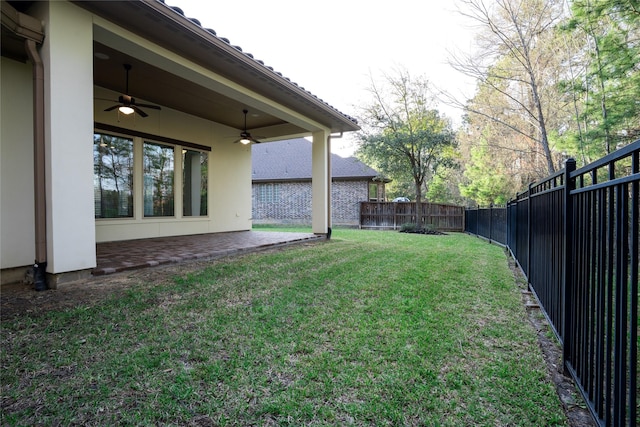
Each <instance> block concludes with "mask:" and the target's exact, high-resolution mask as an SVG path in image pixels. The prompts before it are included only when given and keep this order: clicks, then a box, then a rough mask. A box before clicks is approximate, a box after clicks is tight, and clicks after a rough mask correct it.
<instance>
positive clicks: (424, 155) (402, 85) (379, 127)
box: [357, 70, 456, 205]
mask: <svg viewBox="0 0 640 427" xmlns="http://www.w3.org/2000/svg"><path fill="white" fill-rule="evenodd" d="M384 83H385V84H384V85H383V86H379V85H377V84H376V83H375V82H373V79H372V83H371V87H370V91H371V94H372V95H373V101H372V103H371V104H370V105H368V106H365V107H364V108H363V111H362V117H361V122H362V129H363V130H362V131H361V132H360V133H359V135H358V139H359V147H358V150H357V155H358V156H359V157H361V158H362V159H363V160H365V161H366V162H367V163H369V164H371V165H375V167H376V168H377V169H378V170H379V171H380V172H381V173H382V174H383V175H385V176H388V177H390V178H392V179H393V180H394V181H396V180H397V181H400V182H406V181H408V180H410V181H411V182H413V186H414V190H415V193H414V194H415V201H416V203H417V204H418V205H419V204H420V203H421V202H422V198H423V194H424V193H425V190H426V186H427V183H428V182H429V181H430V180H431V179H432V178H433V176H434V175H435V174H436V172H437V171H438V169H440V168H443V167H447V166H451V165H452V164H453V163H454V161H453V159H452V157H451V155H450V154H451V151H452V148H454V147H455V146H456V139H455V135H454V132H453V130H452V128H451V123H450V121H449V120H448V119H446V118H445V117H443V116H441V115H440V113H439V112H438V110H436V109H435V108H433V104H434V98H433V95H432V93H431V91H430V88H429V84H428V81H427V80H426V79H424V78H416V79H413V78H412V77H411V76H410V74H409V73H408V72H407V71H406V70H400V71H399V72H398V73H397V75H394V76H390V75H386V76H385V81H384Z"/></svg>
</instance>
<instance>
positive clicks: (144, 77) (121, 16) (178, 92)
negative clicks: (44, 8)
mask: <svg viewBox="0 0 640 427" xmlns="http://www.w3.org/2000/svg"><path fill="white" fill-rule="evenodd" d="M74 3H75V4H77V5H78V6H80V7H83V8H85V9H87V10H89V11H91V12H92V13H95V14H97V15H99V16H101V17H103V18H105V19H107V20H108V21H111V22H115V23H117V24H118V25H119V26H121V27H123V28H125V29H126V30H128V31H131V32H133V33H135V34H138V35H140V36H142V37H144V38H145V39H148V40H151V41H153V42H154V43H156V44H158V45H160V46H162V47H164V48H166V49H169V50H171V51H173V52H175V53H177V54H179V55H180V56H181V57H184V58H186V59H188V60H190V61H192V62H194V63H195V64H197V65H198V66H202V67H204V68H205V69H207V70H210V71H212V72H214V73H216V74H218V75H220V76H222V77H223V78H225V79H228V80H230V81H233V82H234V83H237V84H239V85H241V86H242V87H246V88H248V89H250V90H251V91H253V92H255V93H256V94H258V95H259V96H264V97H265V98H267V99H270V100H273V101H275V102H276V103H278V104H281V105H284V106H285V107H287V108H289V109H291V110H292V111H295V112H297V113H300V114H302V115H304V116H306V117H308V118H310V119H312V120H314V121H315V122H317V123H319V124H321V125H322V126H326V127H328V128H329V129H330V130H331V132H334V133H338V132H349V131H354V130H358V129H359V127H358V125H357V122H356V121H355V119H353V118H352V117H349V116H348V115H346V114H344V113H341V112H340V111H338V110H336V109H335V108H334V107H332V106H331V105H329V104H328V103H327V102H325V101H323V100H322V99H320V98H318V97H317V96H315V95H313V94H312V93H310V92H309V91H307V90H306V89H304V88H303V87H301V86H299V85H298V84H296V83H294V82H292V81H291V80H289V79H288V78H286V77H284V76H283V75H282V74H281V73H279V72H277V71H275V70H273V68H271V67H269V66H266V65H265V64H264V63H263V62H262V61H260V60H256V59H254V57H253V55H251V54H248V53H245V52H243V51H242V49H241V48H240V47H238V46H233V45H231V44H230V43H229V41H228V40H226V39H224V38H221V37H218V36H216V35H215V32H214V31H213V30H210V29H205V28H202V26H200V25H199V22H198V21H196V20H193V19H189V18H187V17H185V16H184V15H183V14H182V13H181V11H179V10H176V9H175V8H171V7H170V6H167V5H166V4H164V3H163V2H161V1H155V0H149V1H139V0H127V1H117V2H115V1H88V2H83V1H74ZM102 42H103V40H98V41H94V54H98V53H100V54H103V55H98V56H96V57H94V81H95V84H96V85H97V86H101V87H104V88H106V89H110V90H113V91H115V92H118V93H121V92H123V91H124V86H125V71H124V68H123V64H124V63H128V64H131V65H132V66H133V68H132V70H131V72H130V80H129V88H130V92H131V93H130V94H131V95H132V96H134V97H136V98H140V99H143V100H144V101H148V102H151V103H156V104H160V105H162V106H166V107H170V108H173V109H176V110H180V111H184V112H186V113H189V114H192V115H194V116H198V117H202V118H205V119H207V120H212V121H215V122H218V123H222V124H225V125H228V126H231V127H234V128H237V129H241V128H242V127H243V126H244V116H243V114H242V110H243V109H244V108H247V109H249V111H250V113H249V117H248V120H247V124H248V127H249V130H250V131H251V130H256V129H259V132H260V135H261V136H264V137H265V138H267V139H268V138H277V137H279V136H286V135H293V134H296V133H305V132H307V133H308V129H304V128H302V127H301V126H300V123H294V122H293V121H292V120H291V118H289V117H286V116H284V115H282V114H279V112H278V110H276V109H273V108H271V109H270V108H268V107H269V106H267V105H265V106H263V108H257V107H256V105H259V103H257V104H256V105H247V102H246V100H244V101H241V100H238V99H233V98H231V97H229V96H225V95H224V94H222V93H219V92H217V91H215V90H212V89H211V88H206V87H203V86H201V85H199V84H196V83H194V82H192V81H189V80H188V79H185V78H182V77H180V76H178V75H176V74H173V73H171V72H169V71H167V70H164V69H162V68H161V67H158V66H155V65H152V64H149V63H147V62H145V61H143V60H141V59H138V58H135V57H133V55H131V54H127V53H123V52H121V51H118V50H117V49H115V48H113V47H110V46H108V43H102ZM129 53H130V52H129ZM105 55H106V57H108V59H100V57H102V58H104V57H105ZM103 102H104V105H105V108H106V107H107V106H109V105H112V104H113V103H111V104H109V103H108V102H109V101H103ZM98 105H99V106H100V105H101V104H98Z"/></svg>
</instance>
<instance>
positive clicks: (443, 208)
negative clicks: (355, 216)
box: [360, 202, 464, 231]
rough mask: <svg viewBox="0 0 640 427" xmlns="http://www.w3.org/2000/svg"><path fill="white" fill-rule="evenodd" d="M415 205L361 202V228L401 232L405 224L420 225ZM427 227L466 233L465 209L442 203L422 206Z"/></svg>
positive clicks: (421, 212)
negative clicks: (417, 223)
mask: <svg viewBox="0 0 640 427" xmlns="http://www.w3.org/2000/svg"><path fill="white" fill-rule="evenodd" d="M417 215H418V212H417V209H416V203H415V202H361V203H360V228H370V229H384V230H397V229H399V228H400V227H401V226H402V225H403V224H409V223H410V224H416V218H417ZM419 215H420V222H419V224H420V225H421V226H423V227H428V226H430V227H433V229H435V230H439V231H464V208H463V207H462V206H455V205H443V204H439V203H421V204H420V212H419Z"/></svg>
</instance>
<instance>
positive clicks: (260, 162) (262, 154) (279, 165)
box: [251, 138, 378, 181]
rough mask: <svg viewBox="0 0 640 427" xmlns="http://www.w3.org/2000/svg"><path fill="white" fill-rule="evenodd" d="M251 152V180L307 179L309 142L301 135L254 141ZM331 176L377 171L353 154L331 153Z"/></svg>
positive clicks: (350, 176)
mask: <svg viewBox="0 0 640 427" xmlns="http://www.w3.org/2000/svg"><path fill="white" fill-rule="evenodd" d="M251 154H252V168H251V170H252V179H253V180H254V181H280V180H308V179H311V141H309V140H307V139H305V138H297V139H288V140H286V141H276V142H268V143H264V144H254V145H252V147H251ZM331 175H332V177H333V178H342V179H354V178H363V179H371V178H373V177H376V176H378V172H376V171H375V170H374V169H372V168H370V167H369V166H367V165H365V164H364V163H362V162H361V161H360V160H358V159H356V158H355V157H340V156H339V155H337V154H333V153H332V154H331Z"/></svg>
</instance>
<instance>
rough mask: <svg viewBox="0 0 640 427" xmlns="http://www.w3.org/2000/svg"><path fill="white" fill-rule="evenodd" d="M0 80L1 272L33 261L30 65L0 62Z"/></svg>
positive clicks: (8, 61)
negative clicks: (0, 82)
mask: <svg viewBox="0 0 640 427" xmlns="http://www.w3.org/2000/svg"><path fill="white" fill-rule="evenodd" d="M0 79H1V80H2V86H1V88H0V93H1V94H2V96H1V97H0V98H1V100H2V101H1V105H0V131H1V133H0V268H3V269H4V268H13V267H22V266H25V265H29V264H32V263H33V262H34V259H35V231H34V230H35V228H34V223H35V219H34V195H33V193H34V191H33V90H32V81H33V77H32V67H31V64H23V63H20V62H16V61H13V60H11V59H7V58H4V57H3V58H2V62H1V69H0Z"/></svg>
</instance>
